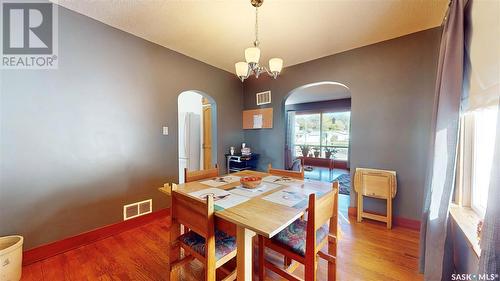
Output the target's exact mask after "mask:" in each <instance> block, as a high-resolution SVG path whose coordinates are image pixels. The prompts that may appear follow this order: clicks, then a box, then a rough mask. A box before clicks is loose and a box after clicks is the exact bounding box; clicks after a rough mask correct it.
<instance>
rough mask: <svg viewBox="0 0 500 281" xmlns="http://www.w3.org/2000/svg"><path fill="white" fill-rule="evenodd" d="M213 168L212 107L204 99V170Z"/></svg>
mask: <svg viewBox="0 0 500 281" xmlns="http://www.w3.org/2000/svg"><path fill="white" fill-rule="evenodd" d="M210 168H212V107H211V106H210V103H208V101H207V100H206V99H205V98H204V99H203V169H210Z"/></svg>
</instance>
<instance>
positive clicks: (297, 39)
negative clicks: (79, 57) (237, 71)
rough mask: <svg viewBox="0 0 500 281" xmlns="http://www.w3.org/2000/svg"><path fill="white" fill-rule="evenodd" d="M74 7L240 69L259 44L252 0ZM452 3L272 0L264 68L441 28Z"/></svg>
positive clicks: (266, 11) (264, 23) (130, 0)
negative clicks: (271, 61) (249, 50)
mask: <svg viewBox="0 0 500 281" xmlns="http://www.w3.org/2000/svg"><path fill="white" fill-rule="evenodd" d="M52 1H53V2H55V3H58V4H59V5H61V6H63V7H66V8H68V9H70V10H73V11H76V12H78V13H81V14H84V15H86V16H89V17H91V18H94V19H96V20H98V21H101V22H103V23H106V24H108V25H110V26H113V27H116V28H118V29H121V30H124V31H126V32H129V33H131V34H134V35H136V36H138V37H141V38H144V39H146V40H148V41H151V42H154V43H157V44H159V45H162V46H165V47H167V48H169V49H172V50H175V51H177V52H179V53H182V54H185V55H187V56H189V57H192V58H195V59H197V60H200V61H202V62H205V63H207V64H210V65H213V66H215V67H218V68H221V69H224V70H227V71H229V72H234V64H235V63H236V62H238V61H242V60H244V49H245V48H246V47H250V46H251V45H252V42H253V41H254V21H255V9H254V8H253V7H252V6H251V5H250V1H249V0H219V1H214V0H184V1H180V0H170V1H160V0H148V1H139V0H107V1H95V0H79V1H74V0H52ZM448 1H449V0H266V1H265V2H264V5H263V6H262V7H261V8H259V21H260V25H259V33H260V38H259V39H260V42H261V45H260V48H261V63H262V64H265V65H267V62H268V60H269V58H271V57H281V58H283V59H284V66H290V65H294V64H298V63H302V62H306V61H309V60H313V59H317V58H320V57H324V56H328V55H332V54H335V53H339V52H343V51H346V50H350V49H354V48H358V47H361V46H366V45H369V44H373V43H377V42H380V41H384V40H388V39H392V38H396V37H399V36H402V35H406V34H410V33H414V32H417V31H421V30H425V29H429V28H432V27H436V26H439V25H440V24H441V22H442V19H443V16H444V13H445V10H446V7H447V4H448Z"/></svg>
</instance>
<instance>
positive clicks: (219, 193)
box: [188, 188, 231, 202]
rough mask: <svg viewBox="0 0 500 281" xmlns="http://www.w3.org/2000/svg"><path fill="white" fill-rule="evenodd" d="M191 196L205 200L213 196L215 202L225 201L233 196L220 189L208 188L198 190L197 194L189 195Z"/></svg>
mask: <svg viewBox="0 0 500 281" xmlns="http://www.w3.org/2000/svg"><path fill="white" fill-rule="evenodd" d="M188 194H189V195H191V196H193V197H196V198H199V199H202V200H205V199H206V198H207V196H209V195H212V196H213V197H214V202H216V201H218V200H221V199H224V198H225V197H227V196H229V195H231V193H229V192H227V191H225V190H223V189H220V188H207V189H202V190H198V191H195V192H191V193H188Z"/></svg>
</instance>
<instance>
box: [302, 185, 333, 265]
mask: <svg viewBox="0 0 500 281" xmlns="http://www.w3.org/2000/svg"><path fill="white" fill-rule="evenodd" d="M332 186H333V189H332V190H331V191H329V192H328V193H327V194H324V195H323V196H322V197H321V198H320V199H319V200H316V194H314V193H313V194H311V195H309V207H308V214H307V229H306V256H308V255H309V256H310V255H313V256H314V255H315V254H316V252H317V251H319V250H320V249H317V248H316V230H318V229H319V228H320V227H322V226H323V225H324V224H325V223H326V222H327V221H328V220H329V221H330V229H329V233H330V234H333V235H334V236H335V237H337V236H338V235H337V231H338V229H337V228H338V196H339V183H338V182H337V181H335V182H333V184H332Z"/></svg>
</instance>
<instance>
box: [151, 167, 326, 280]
mask: <svg viewBox="0 0 500 281" xmlns="http://www.w3.org/2000/svg"><path fill="white" fill-rule="evenodd" d="M228 176H231V177H232V178H233V179H234V178H236V179H237V178H240V177H244V176H257V177H261V178H263V179H264V181H263V183H264V186H265V188H262V189H260V190H258V191H256V193H252V191H250V190H249V191H245V190H244V189H243V188H242V187H241V183H240V181H239V180H235V181H232V182H227V183H224V182H222V183H220V184H217V186H216V187H215V188H217V189H220V190H224V191H226V192H231V193H232V194H236V195H235V196H234V197H235V198H238V199H241V197H240V196H242V195H243V197H246V198H243V199H241V200H239V201H241V202H236V204H235V202H232V204H229V205H226V206H225V207H221V206H218V205H217V204H218V201H217V200H216V201H215V205H216V206H215V210H216V211H215V224H216V227H217V228H218V229H220V230H222V231H224V232H226V233H228V234H230V235H236V245H237V254H236V270H237V280H244V281H250V280H252V265H253V261H252V249H253V247H252V239H253V237H254V236H255V235H256V234H258V235H262V236H264V237H266V238H272V237H273V236H274V235H276V234H277V233H279V232H280V231H282V230H283V229H285V228H286V227H287V226H289V225H290V224H291V223H292V222H294V221H295V220H297V219H299V218H300V217H301V216H303V215H304V213H305V212H306V211H307V210H306V209H307V206H308V204H307V203H308V202H307V199H308V195H309V194H311V193H315V194H316V196H317V197H321V196H322V195H323V194H326V193H327V192H329V191H330V190H331V189H332V184H331V183H328V182H321V181H316V180H310V179H304V180H300V179H293V178H288V177H281V176H273V175H271V174H268V173H264V172H257V171H250V170H246V171H240V172H237V173H232V174H229V175H221V176H220V177H218V179H220V178H222V179H224V177H228ZM209 180H210V179H209ZM212 180H215V179H212ZM266 180H267V181H266ZM207 183H208V182H207V180H200V181H195V182H189V183H183V184H179V185H178V186H177V189H176V191H177V192H182V193H185V194H188V195H192V196H195V197H196V195H199V194H202V193H203V191H204V190H207V189H210V188H214V187H213V186H209V185H207ZM159 190H160V191H161V192H163V193H165V194H166V195H167V196H170V188H169V187H168V186H164V187H161V188H160V189H159ZM245 194H246V195H247V196H245ZM200 200H201V199H200ZM237 201H238V200H237ZM221 202H222V201H221ZM221 205H222V203H221ZM170 233H171V235H172V237H171V239H172V240H173V239H176V238H177V237H176V236H178V235H180V233H181V231H180V225H178V224H172V225H171V229H170ZM177 251H180V250H177ZM170 258H171V259H172V260H175V259H178V258H179V253H178V252H170ZM172 260H170V261H169V262H172Z"/></svg>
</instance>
